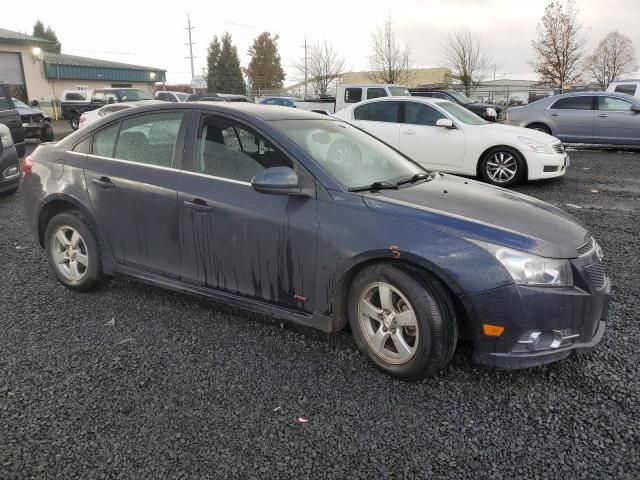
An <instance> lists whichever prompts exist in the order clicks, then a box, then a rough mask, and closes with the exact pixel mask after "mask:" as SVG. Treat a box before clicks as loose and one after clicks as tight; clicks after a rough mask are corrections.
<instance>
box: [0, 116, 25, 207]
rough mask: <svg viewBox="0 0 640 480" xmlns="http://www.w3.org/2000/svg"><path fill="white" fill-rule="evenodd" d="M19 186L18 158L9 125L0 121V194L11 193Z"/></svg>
mask: <svg viewBox="0 0 640 480" xmlns="http://www.w3.org/2000/svg"><path fill="white" fill-rule="evenodd" d="M19 186H20V159H19V157H18V152H17V151H16V147H15V146H14V144H13V138H12V137H11V132H10V130H9V127H7V126H6V125H4V124H3V123H0V196H5V195H11V194H13V193H16V192H17V191H18V187H19Z"/></svg>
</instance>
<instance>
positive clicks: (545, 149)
mask: <svg viewBox="0 0 640 480" xmlns="http://www.w3.org/2000/svg"><path fill="white" fill-rule="evenodd" d="M518 140H520V141H521V142H522V143H524V144H525V145H527V146H528V147H529V148H530V149H531V150H533V151H534V152H537V153H553V149H552V148H551V145H547V144H546V143H542V142H539V141H537V140H534V139H533V138H529V137H518Z"/></svg>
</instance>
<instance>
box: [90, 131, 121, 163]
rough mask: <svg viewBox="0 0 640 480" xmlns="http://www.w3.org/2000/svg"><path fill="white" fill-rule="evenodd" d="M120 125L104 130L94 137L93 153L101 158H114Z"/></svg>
mask: <svg viewBox="0 0 640 480" xmlns="http://www.w3.org/2000/svg"><path fill="white" fill-rule="evenodd" d="M119 127H120V124H119V123H116V124H114V125H111V126H109V127H106V128H103V129H102V130H99V131H98V132H96V133H95V134H94V136H93V149H92V153H93V154H94V155H98V156H100V157H107V158H113V151H114V149H115V147H116V138H117V137H118V128H119Z"/></svg>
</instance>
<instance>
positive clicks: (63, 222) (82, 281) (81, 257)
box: [44, 211, 103, 291]
mask: <svg viewBox="0 0 640 480" xmlns="http://www.w3.org/2000/svg"><path fill="white" fill-rule="evenodd" d="M44 238H45V251H46V254H47V259H48V261H49V267H50V268H51V270H52V271H53V273H54V274H55V276H56V277H58V280H60V282H61V283H62V284H63V285H64V286H66V287H68V288H71V289H73V290H79V291H87V290H91V289H92V288H94V287H95V286H96V285H98V283H99V282H100V281H101V280H102V279H103V274H102V265H101V263H100V251H99V247H98V242H97V240H96V236H95V235H94V234H93V232H92V231H91V229H90V228H89V226H88V222H87V221H86V220H85V219H84V218H83V217H82V215H80V213H78V212H75V211H72V212H71V211H68V212H62V213H59V214H57V215H56V216H54V217H53V218H52V219H51V220H50V221H49V224H48V225H47V229H46V232H45V237H44Z"/></svg>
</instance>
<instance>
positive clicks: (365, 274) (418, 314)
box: [348, 264, 458, 380]
mask: <svg viewBox="0 0 640 480" xmlns="http://www.w3.org/2000/svg"><path fill="white" fill-rule="evenodd" d="M348 302H349V305H348V306H349V323H350V325H351V330H352V331H353V334H354V337H355V340H356V343H357V344H358V347H359V348H360V350H361V351H362V352H364V353H365V355H367V357H368V358H369V360H371V362H372V363H373V364H374V365H375V366H376V367H377V368H378V369H380V370H382V371H383V372H386V373H388V374H390V375H392V376H394V377H397V378H401V379H404V380H419V379H422V378H425V377H428V376H430V375H433V374H434V373H436V372H437V371H438V370H440V369H441V368H442V367H444V366H445V365H446V364H447V363H448V362H449V360H450V359H451V356H452V355H453V352H454V350H455V346H456V342H457V339H458V329H457V323H456V319H455V314H454V309H453V305H452V304H451V301H450V299H449V297H448V295H447V292H446V291H445V290H444V288H443V287H442V286H441V285H440V283H439V282H438V281H437V280H435V279H433V278H430V277H426V276H424V275H423V274H420V273H418V272H416V271H413V270H411V269H409V268H407V269H405V268H399V267H395V266H391V265H388V264H378V265H373V266H371V267H367V268H365V269H363V270H362V271H361V272H359V273H358V274H357V275H356V277H355V278H354V280H353V283H352V285H351V289H350V293H349V299H348Z"/></svg>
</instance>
